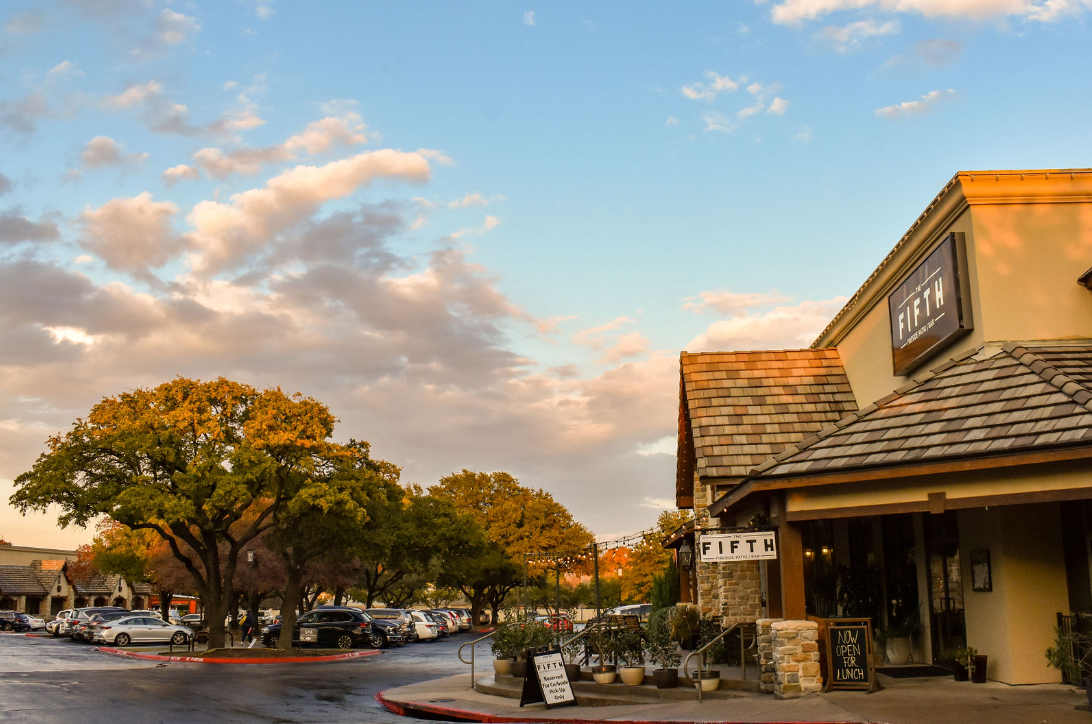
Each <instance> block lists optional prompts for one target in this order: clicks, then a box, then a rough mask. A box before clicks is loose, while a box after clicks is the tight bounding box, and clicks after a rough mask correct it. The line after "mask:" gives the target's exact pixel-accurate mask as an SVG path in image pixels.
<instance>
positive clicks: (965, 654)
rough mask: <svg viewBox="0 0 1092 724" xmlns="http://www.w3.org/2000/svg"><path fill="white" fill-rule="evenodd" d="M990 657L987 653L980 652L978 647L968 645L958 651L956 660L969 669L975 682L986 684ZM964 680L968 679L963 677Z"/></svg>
mask: <svg viewBox="0 0 1092 724" xmlns="http://www.w3.org/2000/svg"><path fill="white" fill-rule="evenodd" d="M988 658H989V657H987V656H986V655H985V654H980V653H978V649H976V648H974V647H973V646H967V647H965V648H962V649H959V650H958V651H957V652H956V659H955V660H956V663H957V664H959V665H960V666H962V667H963V668H965V669H966V670H967V672H968V673H969V674H970V677H971V681H972V682H973V683H975V684H985V683H986V664H987V663H988ZM957 680H958V679H957ZM963 681H966V679H963Z"/></svg>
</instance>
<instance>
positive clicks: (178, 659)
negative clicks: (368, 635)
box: [95, 646, 383, 664]
mask: <svg viewBox="0 0 1092 724" xmlns="http://www.w3.org/2000/svg"><path fill="white" fill-rule="evenodd" d="M95 650H96V651H101V652H102V653H104V654H112V655H114V656H122V657H125V658H129V659H143V660H144V661H160V662H163V661H171V662H174V663H183V664H310V663H322V662H326V661H347V660H349V659H361V658H364V657H365V656H378V655H379V654H381V653H383V652H382V651H379V650H378V649H369V650H368V651H354V652H352V653H349V654H330V655H329V656H286V657H284V658H282V659H266V658H261V659H242V658H240V659H204V658H201V657H200V656H160V655H159V654H141V653H137V652H136V651H123V650H122V649H115V648H108V647H105V646H99V647H96V648H95Z"/></svg>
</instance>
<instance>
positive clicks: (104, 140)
mask: <svg viewBox="0 0 1092 724" xmlns="http://www.w3.org/2000/svg"><path fill="white" fill-rule="evenodd" d="M146 158H148V154H147V153H131V154H125V153H124V152H123V148H122V146H121V144H119V143H118V142H117V141H115V140H114V139H112V138H110V137H109V136H95V137H94V138H92V139H91V140H90V141H88V142H87V145H86V146H84V149H83V151H81V152H80V165H81V166H82V167H83V168H85V169H96V168H103V167H105V166H121V165H129V164H134V163H138V162H140V161H143V160H145V159H146Z"/></svg>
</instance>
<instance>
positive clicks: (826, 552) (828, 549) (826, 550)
mask: <svg viewBox="0 0 1092 724" xmlns="http://www.w3.org/2000/svg"><path fill="white" fill-rule="evenodd" d="M819 552H820V553H822V554H823V555H824V556H829V555H830V554H831V553H833V552H834V549H833V548H831V547H830V546H823V547H822V548H820V549H819Z"/></svg>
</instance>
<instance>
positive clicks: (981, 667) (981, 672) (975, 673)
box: [971, 654, 987, 684]
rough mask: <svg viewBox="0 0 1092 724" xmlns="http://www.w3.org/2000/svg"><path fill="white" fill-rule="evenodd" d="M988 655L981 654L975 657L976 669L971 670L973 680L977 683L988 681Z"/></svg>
mask: <svg viewBox="0 0 1092 724" xmlns="http://www.w3.org/2000/svg"><path fill="white" fill-rule="evenodd" d="M986 659H987V657H986V655H985V654H979V655H978V656H975V657H974V670H972V671H971V682H972V683H975V684H985V683H986Z"/></svg>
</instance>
